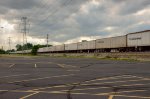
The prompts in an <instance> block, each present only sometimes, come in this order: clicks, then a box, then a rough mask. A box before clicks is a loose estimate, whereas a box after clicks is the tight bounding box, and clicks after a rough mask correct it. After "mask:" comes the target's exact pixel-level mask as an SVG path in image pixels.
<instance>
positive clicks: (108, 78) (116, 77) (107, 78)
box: [85, 75, 134, 82]
mask: <svg viewBox="0 0 150 99" xmlns="http://www.w3.org/2000/svg"><path fill="white" fill-rule="evenodd" d="M133 77H134V76H132V75H121V76H112V77H103V78H97V79H94V80H89V81H85V82H92V81H99V80H101V81H102V80H113V79H114V80H115V79H120V78H133Z"/></svg>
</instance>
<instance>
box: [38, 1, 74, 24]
mask: <svg viewBox="0 0 150 99" xmlns="http://www.w3.org/2000/svg"><path fill="white" fill-rule="evenodd" d="M70 1H72V0H69V2H70ZM67 3H68V0H66V1H65V2H64V3H63V4H62V5H61V6H60V7H59V8H57V9H56V10H55V11H54V12H52V13H50V14H48V16H46V18H45V19H44V20H42V21H40V22H39V23H37V24H36V25H40V24H43V23H44V22H46V20H48V18H49V17H50V16H52V15H54V14H55V13H57V12H58V11H59V10H60V9H61V8H62V7H63V6H66V5H67ZM68 4H69V3H68Z"/></svg>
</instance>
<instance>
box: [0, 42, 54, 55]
mask: <svg viewBox="0 0 150 99" xmlns="http://www.w3.org/2000/svg"><path fill="white" fill-rule="evenodd" d="M47 46H48V47H50V46H52V45H40V44H37V45H33V44H32V43H27V44H24V45H21V44H17V45H16V46H15V47H16V50H14V49H11V50H7V51H5V50H3V49H0V54H8V53H10V52H15V51H22V50H32V51H31V54H33V55H36V54H37V51H38V49H39V48H43V47H47Z"/></svg>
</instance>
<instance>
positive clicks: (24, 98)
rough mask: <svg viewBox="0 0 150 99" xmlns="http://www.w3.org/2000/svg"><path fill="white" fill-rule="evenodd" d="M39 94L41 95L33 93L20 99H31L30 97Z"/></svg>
mask: <svg viewBox="0 0 150 99" xmlns="http://www.w3.org/2000/svg"><path fill="white" fill-rule="evenodd" d="M38 93H39V92H35V93H32V94H29V95H26V96H24V97H21V98H19V99H26V98H29V97H31V96H33V95H36V94H38Z"/></svg>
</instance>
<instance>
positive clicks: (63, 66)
mask: <svg viewBox="0 0 150 99" xmlns="http://www.w3.org/2000/svg"><path fill="white" fill-rule="evenodd" d="M57 65H58V66H59V67H61V68H76V66H73V65H66V64H57Z"/></svg>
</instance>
